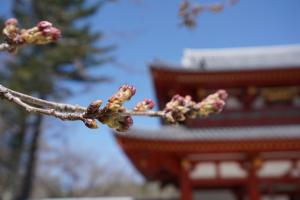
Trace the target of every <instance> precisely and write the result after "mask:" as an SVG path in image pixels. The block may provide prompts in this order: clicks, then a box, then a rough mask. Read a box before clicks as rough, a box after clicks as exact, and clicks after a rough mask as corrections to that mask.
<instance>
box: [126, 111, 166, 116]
mask: <svg viewBox="0 0 300 200" xmlns="http://www.w3.org/2000/svg"><path fill="white" fill-rule="evenodd" d="M124 115H132V116H148V117H163V116H164V112H163V111H131V110H127V111H126V112H124Z"/></svg>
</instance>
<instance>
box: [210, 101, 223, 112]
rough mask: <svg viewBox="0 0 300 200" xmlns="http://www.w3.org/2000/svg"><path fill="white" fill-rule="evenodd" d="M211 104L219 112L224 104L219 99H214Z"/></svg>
mask: <svg viewBox="0 0 300 200" xmlns="http://www.w3.org/2000/svg"><path fill="white" fill-rule="evenodd" d="M212 106H213V109H214V110H215V111H216V112H221V111H222V110H223V108H224V106H225V102H224V101H223V100H221V99H216V101H215V102H214V103H213V104H212Z"/></svg>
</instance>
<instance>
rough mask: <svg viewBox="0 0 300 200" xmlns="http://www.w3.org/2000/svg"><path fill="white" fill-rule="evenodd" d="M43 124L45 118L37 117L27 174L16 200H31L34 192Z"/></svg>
mask: <svg viewBox="0 0 300 200" xmlns="http://www.w3.org/2000/svg"><path fill="white" fill-rule="evenodd" d="M42 122H43V116H41V115H37V116H36V119H35V121H34V123H33V127H32V130H33V133H32V140H31V143H30V146H29V149H28V160H27V162H26V166H25V173H24V176H23V179H22V182H21V186H20V190H19V194H17V195H16V197H15V200H26V199H29V197H30V194H31V192H32V188H33V182H34V176H35V169H36V163H37V155H38V148H39V146H38V145H39V138H40V135H41V133H42Z"/></svg>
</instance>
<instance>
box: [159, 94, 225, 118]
mask: <svg viewBox="0 0 300 200" xmlns="http://www.w3.org/2000/svg"><path fill="white" fill-rule="evenodd" d="M227 96H228V95H227V93H226V91H225V90H219V91H217V92H216V93H214V94H211V95H209V96H208V97H206V98H205V99H204V100H202V101H201V102H198V103H196V102H195V101H193V100H192V98H191V96H188V95H187V96H185V97H182V96H180V95H178V94H177V95H175V96H173V98H172V99H171V101H170V102H168V103H167V104H166V107H165V108H164V110H163V112H164V118H165V119H166V120H167V121H168V122H169V123H177V122H182V121H185V120H186V119H187V118H196V117H201V116H205V117H206V116H207V115H209V114H212V113H219V112H221V111H222V110H223V108H224V106H225V100H226V99H227Z"/></svg>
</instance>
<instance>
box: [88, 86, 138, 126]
mask: <svg viewBox="0 0 300 200" xmlns="http://www.w3.org/2000/svg"><path fill="white" fill-rule="evenodd" d="M135 92H136V89H135V88H134V87H133V86H130V85H122V86H121V87H120V88H119V90H118V91H117V92H116V93H115V94H114V95H113V96H112V97H110V98H109V100H108V102H107V104H106V105H105V106H104V108H102V109H101V108H100V107H101V104H102V101H101V100H96V101H94V102H92V103H90V105H89V106H88V107H87V111H86V113H85V115H84V118H85V120H84V123H85V125H86V126H87V127H88V128H98V125H97V123H96V119H97V120H99V121H100V122H101V123H103V124H106V125H107V126H108V127H110V128H113V129H115V130H117V131H127V130H128V129H129V128H130V127H131V126H132V124H133V120H132V117H131V116H130V115H129V114H126V113H125V111H126V108H125V107H124V105H123V104H124V103H125V102H126V101H128V100H130V99H131V97H132V96H133V95H134V94H135Z"/></svg>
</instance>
